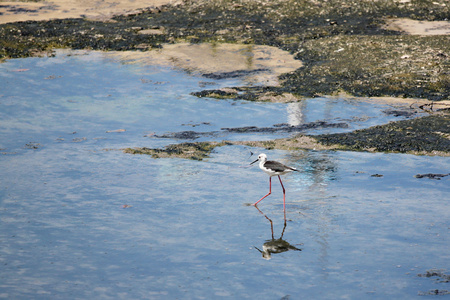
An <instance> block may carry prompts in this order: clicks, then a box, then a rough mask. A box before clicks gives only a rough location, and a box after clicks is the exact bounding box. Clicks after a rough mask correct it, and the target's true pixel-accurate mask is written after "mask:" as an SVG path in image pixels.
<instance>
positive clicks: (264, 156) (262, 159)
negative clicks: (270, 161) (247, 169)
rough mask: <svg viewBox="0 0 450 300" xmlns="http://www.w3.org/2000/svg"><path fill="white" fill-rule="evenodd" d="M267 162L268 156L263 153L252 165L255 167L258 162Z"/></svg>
mask: <svg viewBox="0 0 450 300" xmlns="http://www.w3.org/2000/svg"><path fill="white" fill-rule="evenodd" d="M266 160H267V155H265V154H264V153H261V154H260V155H258V159H257V160H255V161H254V162H252V163H251V165H253V164H254V163H255V162H257V161H266Z"/></svg>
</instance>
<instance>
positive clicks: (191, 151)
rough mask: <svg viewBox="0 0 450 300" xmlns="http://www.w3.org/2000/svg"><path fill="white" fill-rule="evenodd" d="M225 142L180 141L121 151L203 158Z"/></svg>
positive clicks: (172, 156)
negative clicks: (155, 146)
mask: <svg viewBox="0 0 450 300" xmlns="http://www.w3.org/2000/svg"><path fill="white" fill-rule="evenodd" d="M225 145H227V143H226V142H220V143H218V142H197V143H181V144H172V145H168V146H166V147H164V148H162V149H159V148H147V147H138V148H126V149H123V152H125V153H130V154H146V155H151V156H152V157H153V158H175V157H177V158H187V159H192V160H203V159H205V158H208V157H209V154H210V153H211V152H212V151H213V150H214V148H216V147H218V146H225Z"/></svg>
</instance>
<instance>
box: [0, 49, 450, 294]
mask: <svg viewBox="0 0 450 300" xmlns="http://www.w3.org/2000/svg"><path fill="white" fill-rule="evenodd" d="M18 69H29V70H28V71H23V72H13V70H18ZM156 71H157V70H155V69H152V68H151V67H146V68H139V66H136V65H121V64H118V63H116V62H115V61H113V60H109V59H103V58H102V56H101V54H98V53H90V54H89V55H82V56H76V55H73V56H62V57H56V58H40V59H39V58H31V59H23V60H22V59H21V60H11V61H9V62H6V63H4V64H1V65H0V76H1V77H2V80H1V83H0V85H1V92H0V93H1V97H0V116H1V118H0V124H1V127H0V148H2V150H1V152H2V153H6V154H2V155H0V165H1V172H0V222H1V224H2V230H1V232H0V241H1V245H2V246H1V247H0V262H1V265H2V268H1V269H0V278H1V280H0V297H3V298H33V299H48V298H53V299H60V298H61V299H62V298H64V299H67V298H83V299H99V298H114V299H117V298H126V299H131V298H135V299H137V298H141V299H144V298H151V299H167V298H171V299H173V298H182V299H194V298H202V297H204V298H217V297H226V298H233V299H236V298H282V297H284V296H286V295H291V297H292V298H298V297H300V296H303V297H306V298H321V299H325V298H352V299H355V298H358V299H360V298H361V299H362V298H368V297H370V298H376V299H386V298H395V299H411V298H414V297H417V295H418V291H428V290H431V289H436V288H439V289H446V287H445V285H443V284H439V283H436V282H435V281H433V280H430V279H429V278H421V277H418V276H417V274H419V273H425V272H426V270H429V269H432V268H442V269H448V261H449V257H448V254H447V252H448V251H447V248H448V240H449V231H448V227H449V226H450V224H449V221H448V220H450V215H449V210H448V209H447V202H446V200H447V198H448V196H447V195H448V194H449V192H450V186H449V185H448V182H449V177H444V178H443V179H442V180H430V179H427V178H424V179H417V178H414V177H413V176H414V175H415V174H417V173H430V172H432V173H445V172H448V169H449V166H450V165H449V159H448V158H444V157H425V156H411V155H401V154H371V153H358V152H332V151H293V152H285V151H278V150H264V149H255V148H249V147H244V146H226V147H221V148H218V149H216V151H215V152H214V153H213V154H212V156H211V158H210V159H207V160H205V161H203V162H197V161H190V160H182V159H152V158H150V157H148V156H136V155H128V154H123V153H122V152H120V151H116V150H114V149H118V148H121V147H130V146H131V147H134V146H147V147H156V146H162V145H165V144H167V143H171V142H173V140H167V141H166V140H164V141H160V140H158V139H152V138H148V137H144V135H145V134H146V133H147V132H149V131H150V132H151V131H154V132H157V133H160V132H165V131H181V130H186V126H185V125H182V124H187V123H189V122H191V123H201V122H211V123H212V125H202V126H199V128H201V130H205V131H208V130H218V129H220V128H221V127H229V126H236V127H237V126H247V125H256V126H271V125H273V124H276V123H283V122H287V121H288V115H287V105H285V104H282V105H281V104H280V105H278V104H268V103H263V104H258V103H247V102H244V101H237V102H233V101H226V100H221V101H217V100H211V99H197V98H195V97H192V96H189V95H188V94H189V91H191V90H193V89H197V88H198V89H200V87H199V81H206V80H204V79H203V78H196V77H193V76H191V77H190V76H183V74H182V73H179V72H173V71H170V70H162V71H161V72H162V73H158V72H156ZM48 76H55V78H53V77H51V78H48V79H45V78H47V77H48ZM58 76H62V77H58ZM142 78H144V79H145V80H146V81H144V82H143V81H142V80H141V79H142ZM150 81H151V82H150ZM156 81H158V82H164V84H163V83H158V84H156V83H155V82H156ZM221 84H223V85H230V83H229V82H227V83H225V82H224V83H221V82H219V83H217V86H220V85H221ZM315 100H317V101H316V102H313V100H311V101H310V100H308V101H305V102H302V105H304V106H305V107H303V108H302V113H304V115H303V116H302V118H304V120H305V121H306V122H310V121H313V120H316V119H325V120H326V119H327V118H329V117H330V118H332V116H333V118H347V117H346V116H345V117H338V116H335V115H336V113H335V111H339V109H341V108H342V107H343V106H342V105H341V104H340V103H339V101H340V100H337V99H333V100H329V99H315ZM344 102H345V101H344ZM348 105H349V107H350V108H349V110H353V108H354V109H355V111H356V113H355V115H358V114H360V111H358V109H359V108H361V109H362V110H365V111H366V112H367V111H369V112H370V110H369V109H366V106H367V107H368V106H370V105H369V104H368V103H366V102H363V103H362V104H358V105H357V106H356V108H355V105H354V103H348ZM323 107H327V108H326V109H325V108H323ZM184 109H186V110H187V111H184ZM374 111H375V110H374ZM306 112H307V113H306ZM369 112H367V115H368V116H369V117H370V118H369V119H368V120H371V121H370V122H372V121H375V120H376V118H375V117H376V116H377V113H375V112H373V113H372V112H370V113H369ZM381 117H385V116H383V115H381ZM348 118H351V116H350V117H348ZM352 124H356V123H352ZM361 124H362V123H361ZM352 126H353V125H352ZM354 126H359V125H354ZM120 128H124V129H126V131H125V132H121V133H106V131H108V130H114V129H120ZM194 130H197V127H196V128H194ZM74 132H76V133H74ZM239 137H240V136H239ZM259 137H260V136H258V137H257V138H259ZM83 138H84V139H83ZM253 138H255V137H254V136H253ZM30 142H34V143H36V144H35V145H36V146H37V149H32V147H26V146H25V145H26V144H27V143H30ZM107 149H112V150H107ZM250 152H253V153H255V155H257V154H259V153H260V152H264V153H266V154H267V155H268V156H269V159H275V160H279V161H282V162H284V163H286V164H287V165H292V166H294V167H296V168H298V169H299V170H301V172H300V173H297V172H296V173H292V174H289V175H286V176H284V177H283V183H284V185H285V188H286V204H287V219H288V221H287V226H286V230H285V232H284V235H283V239H284V240H286V241H288V242H289V243H290V244H291V245H301V246H299V248H301V249H302V251H288V252H283V253H279V254H276V255H273V256H272V259H271V260H270V261H266V260H263V259H261V254H260V253H259V252H258V251H256V250H255V248H254V247H255V246H257V247H260V246H261V245H263V244H264V243H265V242H266V241H267V240H269V239H271V237H272V232H271V227H270V224H269V223H268V221H267V219H266V218H264V216H262V215H261V214H260V213H259V212H258V211H257V210H256V209H255V208H253V207H251V206H247V205H246V204H248V203H253V202H255V201H256V200H258V199H259V198H260V197H261V195H264V194H265V193H267V191H268V178H267V175H265V174H264V173H263V172H261V171H260V170H259V168H257V167H256V166H253V167H248V164H249V163H250V162H251V161H253V160H254V159H253V157H251V158H250ZM373 174H381V175H383V177H371V175H373ZM282 203H283V201H282V191H281V187H280V186H279V183H278V181H274V184H273V186H272V195H270V196H269V197H267V198H265V199H264V200H263V201H262V202H261V203H260V205H259V207H260V209H261V210H262V211H263V212H264V214H265V215H267V216H268V217H269V218H270V219H271V220H272V221H273V226H274V234H275V238H278V236H276V235H277V234H278V235H279V234H280V233H281V230H282V229H283V219H284V218H283V211H282V207H283V204H282ZM124 205H128V206H126V208H123V207H124Z"/></svg>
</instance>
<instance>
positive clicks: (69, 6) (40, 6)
mask: <svg viewBox="0 0 450 300" xmlns="http://www.w3.org/2000/svg"><path fill="white" fill-rule="evenodd" d="M177 3H181V1H177V0H125V1H114V0H94V1H87V0H77V1H70V0H51V1H42V2H25V1H24V2H22V1H2V2H1V5H0V24H5V23H11V22H21V21H44V20H51V19H65V18H81V17H85V18H87V19H91V20H99V21H106V20H109V19H111V18H112V17H113V16H115V15H125V14H133V13H137V12H140V11H141V10H142V9H145V8H149V7H159V6H161V5H165V4H177Z"/></svg>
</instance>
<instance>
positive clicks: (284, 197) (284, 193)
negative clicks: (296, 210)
mask: <svg viewBox="0 0 450 300" xmlns="http://www.w3.org/2000/svg"><path fill="white" fill-rule="evenodd" d="M278 179H279V180H280V183H281V187H282V188H283V209H284V218H285V219H286V191H285V190H284V186H283V182H282V181H281V177H280V175H278Z"/></svg>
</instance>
